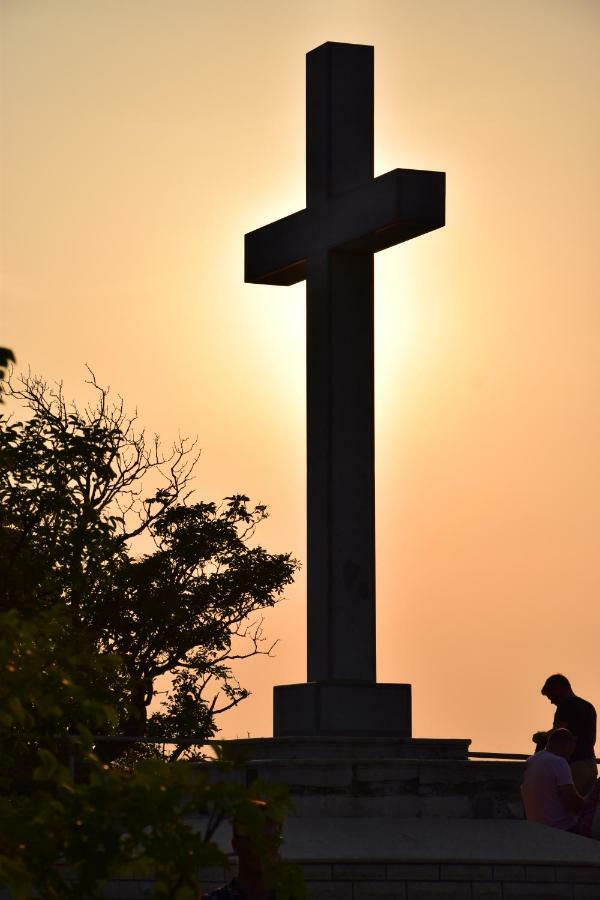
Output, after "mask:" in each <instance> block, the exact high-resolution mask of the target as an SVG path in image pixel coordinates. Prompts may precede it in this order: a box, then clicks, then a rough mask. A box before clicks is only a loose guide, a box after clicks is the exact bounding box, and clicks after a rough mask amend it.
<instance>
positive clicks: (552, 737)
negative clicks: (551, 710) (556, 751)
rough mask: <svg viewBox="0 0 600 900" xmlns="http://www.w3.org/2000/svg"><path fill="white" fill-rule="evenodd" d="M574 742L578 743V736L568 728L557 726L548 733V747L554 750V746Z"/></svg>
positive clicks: (563, 745) (562, 745)
mask: <svg viewBox="0 0 600 900" xmlns="http://www.w3.org/2000/svg"><path fill="white" fill-rule="evenodd" d="M573 743H577V738H576V737H575V735H574V734H573V733H572V732H571V731H569V729H568V728H556V729H555V730H554V731H551V732H550V734H549V735H548V741H547V743H546V749H547V750H550V752H552V749H551V748H552V747H565V746H566V745H567V744H573Z"/></svg>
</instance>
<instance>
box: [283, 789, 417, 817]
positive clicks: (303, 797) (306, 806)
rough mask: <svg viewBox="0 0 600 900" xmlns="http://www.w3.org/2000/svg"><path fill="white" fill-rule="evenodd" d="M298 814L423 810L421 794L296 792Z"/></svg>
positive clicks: (393, 814)
mask: <svg viewBox="0 0 600 900" xmlns="http://www.w3.org/2000/svg"><path fill="white" fill-rule="evenodd" d="M292 801H293V803H294V811H295V817H296V818H298V819H304V818H329V817H333V818H370V819H373V818H375V819H383V818H401V819H406V818H414V817H415V816H418V815H419V814H420V811H421V803H420V800H419V798H418V797H410V796H408V795H401V796H392V797H361V796H358V797H356V796H352V795H351V794H349V793H339V794H335V793H334V794H294V795H293V797H292Z"/></svg>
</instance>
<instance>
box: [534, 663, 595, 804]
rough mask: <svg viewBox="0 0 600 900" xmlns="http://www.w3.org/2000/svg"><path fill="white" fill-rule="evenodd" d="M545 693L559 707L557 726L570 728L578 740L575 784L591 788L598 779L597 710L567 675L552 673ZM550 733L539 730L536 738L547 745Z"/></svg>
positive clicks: (573, 764) (573, 762) (574, 759)
mask: <svg viewBox="0 0 600 900" xmlns="http://www.w3.org/2000/svg"><path fill="white" fill-rule="evenodd" d="M542 694H543V696H544V697H547V698H548V700H549V701H550V703H552V704H553V705H554V706H556V712H555V714H554V724H553V726H552V727H553V729H557V728H566V729H568V730H569V731H570V732H571V734H572V735H574V737H575V739H576V741H577V743H576V745H575V750H574V752H573V754H572V756H571V760H570V761H571V771H572V773H573V781H574V783H575V787H576V788H577V790H578V791H579V793H580V794H584V795H585V794H587V793H588V792H589V791H591V789H592V787H593V786H594V783H595V781H596V779H597V778H598V766H597V765H596V753H595V749H594V744H595V743H596V710H595V709H594V707H593V706H592V704H591V703H589V702H588V701H587V700H583V699H582V698H581V697H578V696H577V695H576V694H575V693H574V692H573V689H572V687H571V683H570V681H569V679H568V678H567V677H566V676H565V675H560V674H556V675H550V676H549V677H548V678H547V679H546V681H545V682H544V686H543V687H542ZM548 735H549V732H543V731H538V732H536V734H534V735H533V740H534V741H535V743H536V744H537V745H538V749H539V747H540V745H545V744H546V740H547V738H548Z"/></svg>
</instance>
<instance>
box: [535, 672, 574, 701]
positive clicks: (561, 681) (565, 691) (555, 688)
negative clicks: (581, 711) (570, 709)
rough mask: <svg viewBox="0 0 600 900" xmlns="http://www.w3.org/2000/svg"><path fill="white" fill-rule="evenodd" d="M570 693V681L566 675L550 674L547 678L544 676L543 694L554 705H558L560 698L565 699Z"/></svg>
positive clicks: (571, 691)
mask: <svg viewBox="0 0 600 900" xmlns="http://www.w3.org/2000/svg"><path fill="white" fill-rule="evenodd" d="M572 693H573V690H572V688H571V682H570V681H569V679H568V678H567V677H566V675H560V674H556V675H550V677H549V678H546V680H545V682H544V686H543V688H542V694H543V696H544V697H547V698H548V700H549V701H550V703H553V704H554V705H555V706H558V704H559V703H560V702H561V701H562V700H565V699H566V698H567V697H568V696H570V694H572Z"/></svg>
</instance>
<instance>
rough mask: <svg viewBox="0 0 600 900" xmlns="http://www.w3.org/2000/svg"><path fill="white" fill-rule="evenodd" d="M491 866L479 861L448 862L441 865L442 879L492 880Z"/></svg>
mask: <svg viewBox="0 0 600 900" xmlns="http://www.w3.org/2000/svg"><path fill="white" fill-rule="evenodd" d="M492 878H493V871H492V867H491V866H486V865H481V864H479V863H464V864H461V863H448V864H442V865H441V866H440V880H441V881H491V880H492Z"/></svg>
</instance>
